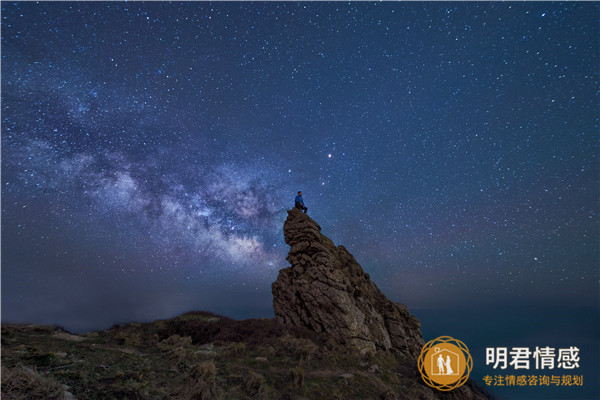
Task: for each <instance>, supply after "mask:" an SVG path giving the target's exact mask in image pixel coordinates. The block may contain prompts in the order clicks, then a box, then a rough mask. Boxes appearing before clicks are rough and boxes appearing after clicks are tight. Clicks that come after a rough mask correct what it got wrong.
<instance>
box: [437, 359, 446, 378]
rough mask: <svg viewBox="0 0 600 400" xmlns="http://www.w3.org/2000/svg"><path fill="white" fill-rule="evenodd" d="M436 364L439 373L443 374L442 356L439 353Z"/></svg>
mask: <svg viewBox="0 0 600 400" xmlns="http://www.w3.org/2000/svg"><path fill="white" fill-rule="evenodd" d="M437 366H438V370H439V371H440V374H441V375H444V374H445V373H444V357H442V355H441V354H440V355H439V356H438V359H437Z"/></svg>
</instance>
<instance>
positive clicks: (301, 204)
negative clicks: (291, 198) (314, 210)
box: [294, 191, 308, 214]
mask: <svg viewBox="0 0 600 400" xmlns="http://www.w3.org/2000/svg"><path fill="white" fill-rule="evenodd" d="M294 207H296V208H299V209H301V210H303V211H304V214H306V212H307V211H308V208H306V206H305V205H304V200H303V199H302V191H300V192H298V196H296V205H295V206H294Z"/></svg>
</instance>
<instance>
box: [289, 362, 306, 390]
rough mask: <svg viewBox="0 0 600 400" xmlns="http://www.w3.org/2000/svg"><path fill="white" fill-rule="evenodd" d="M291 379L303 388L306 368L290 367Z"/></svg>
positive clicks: (295, 384)
mask: <svg viewBox="0 0 600 400" xmlns="http://www.w3.org/2000/svg"><path fill="white" fill-rule="evenodd" d="M290 380H291V381H292V383H293V384H294V386H297V387H299V388H301V387H302V385H304V370H303V369H302V367H300V366H297V367H295V368H292V369H290Z"/></svg>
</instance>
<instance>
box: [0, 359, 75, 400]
mask: <svg viewBox="0 0 600 400" xmlns="http://www.w3.org/2000/svg"><path fill="white" fill-rule="evenodd" d="M2 398H3V399H5V400H38V399H39V400H54V399H56V400H62V399H64V398H65V390H64V389H63V386H62V385H61V384H60V383H58V382H57V381H55V380H53V379H49V378H45V377H43V376H42V375H40V374H39V373H38V372H37V371H35V369H31V368H27V367H24V366H18V367H16V368H12V369H11V368H5V367H2Z"/></svg>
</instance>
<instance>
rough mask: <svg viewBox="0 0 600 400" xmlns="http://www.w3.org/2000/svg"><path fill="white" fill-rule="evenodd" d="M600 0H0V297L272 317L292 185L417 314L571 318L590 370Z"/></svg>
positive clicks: (71, 316) (31, 307)
mask: <svg viewBox="0 0 600 400" xmlns="http://www.w3.org/2000/svg"><path fill="white" fill-rule="evenodd" d="M599 10H600V8H599V6H598V4H597V3H545V2H544V3H543V2H531V3H529V2H527V3H471V2H468V3H443V2H435V3H402V4H399V3H350V4H349V3H316V4H314V3H292V2H287V3H237V2H226V3H219V2H217V3H156V2H152V3H150V2H148V3H138V2H130V3H105V2H92V3H83V2H78V3H70V2H56V3H49V2H42V3H37V4H36V3H10V2H3V3H2V21H1V22H2V76H1V77H2V320H3V321H27V322H48V323H59V324H62V325H64V326H66V327H67V328H68V329H72V330H80V331H81V330H90V329H98V328H107V327H109V326H110V325H111V324H113V323H116V322H124V321H131V320H150V319H156V318H165V317H170V316H173V315H176V314H178V313H181V312H184V311H188V310H193V309H194V310H198V309H201V310H208V311H213V312H217V313H223V314H226V315H229V316H232V317H236V318H248V317H259V316H265V317H269V316H272V315H273V311H272V306H271V301H272V298H271V291H270V290H271V289H270V284H271V283H272V282H273V281H274V280H275V279H276V277H277V272H278V270H279V269H280V268H283V267H286V266H287V265H288V264H287V262H286V261H285V256H286V253H287V246H286V245H285V243H284V241H283V235H282V226H283V221H284V220H285V218H286V212H285V210H286V209H287V208H290V207H291V206H292V205H293V199H294V196H295V192H297V191H298V190H302V191H303V193H304V198H305V202H306V204H307V206H308V208H309V214H310V215H311V216H313V218H315V219H316V220H317V221H318V222H319V223H320V224H321V226H322V227H323V233H325V234H326V235H328V236H329V237H331V238H332V239H333V240H334V242H335V243H336V244H343V245H344V246H345V247H347V248H348V249H349V250H350V251H351V252H352V253H353V254H354V255H355V257H356V258H357V260H358V261H359V262H360V263H361V264H362V266H363V268H364V269H365V270H366V271H367V272H368V273H369V274H370V275H371V277H372V279H373V280H374V281H375V283H376V284H377V285H378V286H379V287H380V288H381V289H382V290H383V291H384V292H385V293H386V295H387V296H388V297H390V298H391V299H393V300H395V301H401V302H404V303H406V304H407V305H408V306H409V308H410V309H411V310H412V311H413V312H414V313H415V314H417V316H421V319H422V320H423V325H424V331H426V332H432V333H434V332H435V333H439V334H451V333H450V332H446V331H445V330H444V329H446V330H453V329H455V328H456V329H457V330H459V331H460V329H466V332H464V333H462V334H463V337H461V339H462V340H463V341H465V342H466V343H467V344H468V343H469V340H471V341H472V342H475V343H477V345H481V347H482V348H483V347H485V346H491V345H498V346H500V345H503V343H502V339H503V338H506V341H517V342H518V341H519V338H523V340H525V339H524V338H525V337H527V338H530V337H540V338H544V337H545V338H546V339H547V341H549V342H550V343H539V345H540V346H541V345H553V343H554V342H553V340H554V341H556V342H561V344H562V342H569V341H570V340H571V338H572V341H577V340H580V341H581V342H585V343H586V346H588V347H586V351H587V352H588V353H587V357H590V358H594V361H592V360H590V361H591V363H592V364H593V365H594V367H593V369H592V370H587V371H588V374H590V375H591V376H590V377H589V378H588V379H592V377H593V376H594V375H593V374H595V376H597V375H598V369H597V360H595V358H597V350H598V335H599V332H598V325H599V322H598V319H599V305H598V300H599V289H598V282H599V273H598V259H599V258H598V257H599V254H598V243H599V239H600V238H599V234H598V233H599V232H598V226H599V225H598V211H599V210H598V202H599V199H600V195H599V164H598V115H599V111H600V107H599V93H598V87H599V73H598V72H599V71H598V65H600V64H599V62H600V60H599V56H598V55H599V50H600V46H599V41H598V38H599V37H600V32H599V30H600V29H599V23H598V20H599V19H598V18H599V16H600V15H599V14H600V13H599ZM558 308H560V309H561V310H566V311H565V313H567V314H566V315H568V318H569V320H571V319H572V320H574V321H575V322H574V323H576V324H577V323H580V324H581V326H580V329H576V328H573V327H572V326H571V327H570V328H566V327H565V330H564V331H561V330H558V331H556V330H554V331H553V332H552V333H549V332H547V331H546V330H542V328H539V329H538V330H536V327H535V326H534V327H530V326H528V327H525V326H523V324H522V323H521V322H522V321H521V320H520V319H519V318H516V317H515V316H514V313H515V312H516V310H519V311H522V310H528V309H531V310H535V315H536V316H537V317H539V318H540V319H541V320H543V321H554V318H556V315H557V313H556V312H555V311H553V310H556V309H558ZM448 310H454V311H456V312H457V313H458V310H459V311H460V312H461V313H460V315H463V316H464V315H465V314H464V312H465V311H467V310H469V311H472V310H477V313H476V314H477V315H479V317H478V318H477V320H472V319H471V318H466V317H465V318H464V319H459V320H458V321H457V320H456V319H454V321H455V323H456V324H457V326H456V327H452V328H451V327H449V326H448V324H449V323H450V322H448V321H446V322H445V325H443V326H440V325H439V318H440V315H441V314H439V313H444V315H446V314H447V313H448V312H449V311H448ZM436 313H438V314H436ZM434 314H435V315H437V316H433V315H434ZM486 315H487V316H488V318H487V319H486V318H485V316H486ZM574 315H577V316H581V317H580V318H574V317H573V316H574ZM428 316H429V317H428ZM482 316H483V317H482ZM517 320H518V321H521V322H516V321H517ZM577 321H579V322H577ZM496 325H499V326H502V327H504V329H506V332H504V333H503V335H505V336H502V335H500V334H497V336H498V335H499V336H498V337H497V340H496V341H494V343H490V342H489V341H488V342H486V340H491V339H488V337H487V336H484V335H483V334H482V333H477V332H474V331H476V330H477V329H478V328H477V327H481V326H490V327H492V326H496ZM550 325H551V326H556V325H561V321H560V320H557V321H555V323H554V322H553V323H550ZM544 329H546V328H544ZM569 329H574V331H575V332H578V334H581V335H583V336H582V338H579V336H577V335H573V334H572V331H571V330H569ZM467 332H471V335H472V337H464V336H465V335H467V336H468V335H469V333H467ZM496 332H502V329H500V330H496ZM569 332H571V333H569ZM544 335H546V336H544ZM569 335H570V336H569ZM575 336H577V337H575ZM426 339H432V338H427V337H426ZM540 341H544V340H541V339H540ZM535 345H536V343H535V341H533V342H532V346H535ZM565 345H566V344H565ZM594 352H595V354H594V355H593V357H592V353H594ZM582 356H586V354H585V351H582ZM589 365H590V364H589V363H588V367H589ZM589 371H591V373H590V372H589ZM586 389H587V388H586ZM587 390H588V392H587V393H588V395H589V393H592V392H590V391H589V390H590V389H587ZM591 390H592V391H593V390H594V388H593V387H592V389H591ZM596 390H597V389H596ZM534 394H535V393H534ZM577 395H579V394H577ZM511 396H515V394H514V393H511ZM565 396H567V397H569V396H571V397H570V398H573V394H572V393H567V395H565ZM511 398H513V397H511ZM528 398H529V397H528ZM582 398H583V397H582ZM590 398H591V397H590Z"/></svg>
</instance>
